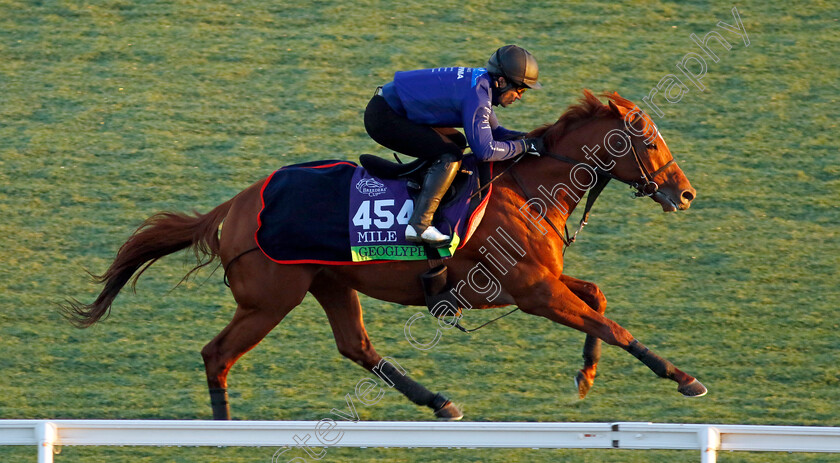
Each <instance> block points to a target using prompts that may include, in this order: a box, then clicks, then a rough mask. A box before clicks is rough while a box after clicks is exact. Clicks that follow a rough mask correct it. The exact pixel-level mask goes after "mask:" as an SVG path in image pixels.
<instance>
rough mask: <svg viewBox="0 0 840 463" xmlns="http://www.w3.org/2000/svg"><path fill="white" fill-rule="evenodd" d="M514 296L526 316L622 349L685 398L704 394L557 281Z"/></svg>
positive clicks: (689, 378)
mask: <svg viewBox="0 0 840 463" xmlns="http://www.w3.org/2000/svg"><path fill="white" fill-rule="evenodd" d="M514 297H515V299H516V303H517V305H518V306H519V308H520V309H522V311H523V312H525V313H528V314H531V315H539V316H541V317H545V318H548V319H549V320H553V321H555V322H557V323H560V324H563V325H566V326H568V327H571V328H574V329H576V330H579V331H583V332H584V333H586V334H588V335H591V336H594V337H596V338H599V339H602V340H603V341H604V342H606V343H607V344H610V345H613V346H618V347H621V348H622V349H624V350H626V351H627V352H629V353H630V354H632V355H633V356H634V357H636V358H637V359H639V360H640V361H641V362H642V363H644V364H645V365H646V366H647V367H648V368H650V369H651V370H653V372H654V373H656V374H657V375H658V376H660V377H662V378H668V379H671V380H673V381H676V382H677V384H678V388H677V390H678V391H679V392H680V393H682V394H683V395H685V396H687V397H699V396H702V395H705V394H706V392H707V391H706V388H705V387H704V386H703V385H702V384H700V381H697V379H695V378H694V377H693V376H691V375H689V374H688V373H685V372H683V371H682V370H680V369H679V368H677V367H675V366H674V364H672V363H671V362H669V361H668V360H665V359H664V358H662V357H660V356H658V355H656V354H655V353H653V352H652V351H650V350H649V349H648V348H647V347H645V346H644V345H643V344H642V343H640V342H639V341H638V340H636V339H635V338H634V337H633V335H632V334H630V332H629V331H627V330H626V329H624V328H622V327H621V326H620V325H619V324H618V323H616V322H614V321H612V320H610V319H609V318H606V317H605V316H603V315H602V314H600V313H598V312H597V311H595V310H593V309H592V308H591V307H589V306H588V305H587V304H586V303H585V302H583V301H582V300H581V299H580V298H579V297H578V296H576V295H575V293H574V292H573V291H572V290H571V289H569V287H568V286H567V285H566V284H565V283H563V282H562V281H560V280H546V281H543V282H540V283H537V284H535V285H532V286H531V287H529V288H528V290H527V291H523V292H522V293H521V294H515V295H514Z"/></svg>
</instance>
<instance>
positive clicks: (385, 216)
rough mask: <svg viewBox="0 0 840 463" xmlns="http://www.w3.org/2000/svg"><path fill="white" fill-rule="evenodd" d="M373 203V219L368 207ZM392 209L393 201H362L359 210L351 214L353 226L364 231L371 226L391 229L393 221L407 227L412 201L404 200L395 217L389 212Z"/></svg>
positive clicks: (412, 208)
mask: <svg viewBox="0 0 840 463" xmlns="http://www.w3.org/2000/svg"><path fill="white" fill-rule="evenodd" d="M371 203H373V217H374V218H371V210H370V206H371ZM392 209H394V200H393V199H377V200H376V201H362V204H360V205H359V209H357V210H356V213H355V214H353V225H355V226H357V227H362V228H363V229H365V230H368V229H370V226H371V224H373V226H375V227H376V228H391V227H392V226H393V225H394V220H396V222H397V223H398V224H400V225H407V224H408V218H409V217H411V213H412V211H414V201H412V200H410V199H408V200H406V201H405V202H404V203H403V205H402V207H401V208H400V211H399V212H398V213H397V216H396V217H394V213H393V212H391V210H392Z"/></svg>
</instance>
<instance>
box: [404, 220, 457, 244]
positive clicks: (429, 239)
mask: <svg viewBox="0 0 840 463" xmlns="http://www.w3.org/2000/svg"><path fill="white" fill-rule="evenodd" d="M405 239H406V240H407V241H410V242H412V243H428V244H433V245H434V244H443V243H446V242H447V241H450V240H451V239H452V237H450V236H449V235H444V234H443V233H441V232H440V231H438V229H437V228H435V227H434V226H428V227H426V229H425V230H423V233H421V234H420V235H419V236H418V235H417V229H416V228H414V225H411V224H409V225H408V226H407V227H405Z"/></svg>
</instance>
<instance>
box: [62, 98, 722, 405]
mask: <svg viewBox="0 0 840 463" xmlns="http://www.w3.org/2000/svg"><path fill="white" fill-rule="evenodd" d="M605 96H606V97H607V98H609V102H608V104H607V105H605V104H603V103H602V102H601V101H599V100H598V98H596V97H595V96H593V95H592V94H591V93H590V92H588V91H584V98H583V99H582V100H581V103H580V104H577V105H574V106H571V107H570V108H569V109H568V110H567V111H566V112H565V113H564V114H563V115H562V116H561V117H560V118H559V119H558V120H557V122H555V123H554V124H550V125H546V126H544V127H541V128H538V129H536V130H534V131H532V132H531V133H530V134H528V136H529V137H534V136H542V137H543V140H544V142H545V147H546V150H545V151H546V153H544V155H542V156H532V155H528V156H524V157H520V158H517V159H515V160H510V161H505V162H499V163H497V166H496V172H501V171H504V172H505V173H504V174H503V175H501V176H499V177H498V178H496V179H495V181H494V183H493V194H492V198H491V201H490V203H489V204H488V206H487V208H486V211H485V213H484V218H483V220H482V222H481V223H480V225H479V226H478V228H477V229H476V230H475V232H474V234H473V236H472V238H471V239H470V241H469V242H468V243H467V244H466V245H465V246H464V247H463V248H462V249H460V250H458V251H457V253H456V254H455V255H454V257H452V258H449V259H447V261H446V264H447V266H448V273H449V281H450V282H460V283H459V284H458V286H457V288H456V289H457V291H458V299H459V300H460V301H461V302H462V304H463V305H462V307H465V308H470V309H485V308H490V307H503V306H509V305H516V306H518V307H519V308H520V309H521V310H522V311H523V312H525V313H527V314H531V315H537V316H540V317H545V318H547V319H549V320H551V321H554V322H557V323H560V324H563V325H566V326H569V327H571V328H574V329H576V330H579V331H582V332H584V333H586V340H585V342H584V348H583V357H584V365H583V368H582V369H581V370H580V371H578V373H577V375H576V377H575V382H576V384H577V387H578V392H579V395H580V397H581V398H583V397H584V396H585V395H586V393H587V391H588V390H589V389H590V387H591V386H592V384H593V381H594V379H595V371H596V367H597V364H598V360H599V357H600V352H601V341H602V340H603V341H605V342H606V343H607V344H610V345H613V346H618V347H620V348H622V349H624V350H626V351H628V352H629V353H630V354H632V355H633V356H635V357H636V358H638V359H639V360H640V361H642V362H643V363H644V364H645V365H647V366H648V367H649V368H650V369H651V370H653V371H654V372H655V373H656V374H657V375H659V376H660V377H663V378H668V379H671V380H673V381H675V382H676V383H677V385H678V391H679V392H680V393H682V394H683V395H685V396H689V397H696V396H701V395H704V394H705V393H706V388H705V387H704V386H703V385H702V384H700V382H699V381H697V380H696V379H695V378H693V377H692V376H690V375H688V374H687V373H684V372H683V371H681V370H679V369H677V368H676V367H675V366H674V365H673V364H671V363H670V362H669V361H667V360H665V359H664V358H662V357H660V356H658V355H656V354H655V353H653V352H652V351H650V350H649V349H647V348H646V347H644V346H643V345H642V344H641V343H640V342H639V341H638V340H636V339H635V338H634V337H633V335H632V334H630V332H628V331H627V330H626V329H624V328H622V327H621V326H619V325H618V324H617V323H615V322H614V321H612V320H610V319H609V318H606V317H605V316H604V311H605V309H606V299H605V297H604V295H603V293H602V292H601V290H600V289H599V288H598V286H596V285H595V284H594V283H589V282H586V281H582V280H578V279H576V278H572V277H570V276H567V275H564V274H563V249H564V240H565V237H563V236H562V232H561V231H560V230H561V229H562V228H563V226H564V225H565V222H566V220H567V219H568V217H569V214H571V212H572V211H573V210H574V208H575V206H576V205H577V203H578V201H579V199H580V198H582V196H583V194H584V193H585V191H586V189H587V188H590V187H591V186H592V184H593V183H594V179H593V177H596V175H594V174H593V173H594V172H596V171H597V172H598V173H599V176H600V175H606V176H608V177H610V178H612V179H616V180H619V181H622V182H624V183H627V184H630V185H631V186H633V187H635V188H636V189H637V190H638V192H637V196H649V197H650V198H652V199H653V200H654V201H656V202H657V203H659V204H660V205H661V206H662V209H663V210H664V211H675V210H677V209H680V210H683V209H687V208H688V207H689V205H690V203H691V201H692V200H693V199H694V196H695V190H694V189H693V188H692V187H691V184H690V183H689V182H688V179H686V177H685V175H684V174H683V172H682V170H681V169H680V168H679V167H678V166H677V164H676V163H675V162H674V160H673V157H672V155H671V152H670V151H669V149H668V147H667V145H666V144H665V142H664V140H663V139H662V137H661V135H660V134H659V133H658V131H656V127H655V125H654V124H653V123H652V122H651V121H650V119H649V118H648V116H647V115H645V114H644V113H643V112H641V111H640V110H639V109H638V107H636V106H635V105H634V104H633V103H632V102H630V101H628V100H626V99H624V98H622V97H620V96H619V95H618V94H617V93H613V94H611V95H605ZM630 153H632V155H631V154H630ZM584 171H586V173H588V174H589V175H581V172H584ZM651 172H652V173H651ZM585 177H590V178H589V179H586V181H585ZM263 182H264V180H260V181H259V182H257V183H255V184H253V185H251V186H250V187H249V188H247V189H245V190H244V191H242V192H240V193H239V194H238V195H236V196H235V197H234V198H232V199H231V200H229V201H227V202H225V203H224V204H221V205H220V206H218V207H216V208H215V209H213V210H212V211H210V212H209V213H207V214H196V215H195V216H193V215H187V214H181V213H172V212H162V213H159V214H156V215H154V216H152V217H151V218H149V219H148V220H147V221H146V222H145V223H144V224H143V225H142V226H141V227H140V228H139V229H138V230H137V231H136V232H135V233H134V234H133V235H132V236H131V237H130V238H129V239H128V241H127V242H126V243H125V244H124V245H123V246H122V247H121V248H120V250H119V252H118V253H117V256H116V258H115V260H114V262H113V263H112V264H111V266H110V268H109V269H108V271H107V272H105V274H104V275H102V276H101V277H99V281H100V283H104V285H105V286H104V289H103V290H102V292H101V293H100V294H99V296H98V297H97V299H96V300H95V301H94V302H93V303H92V304H89V305H82V304H79V303H77V302H71V303H70V304H69V306H67V307H65V313H66V315H67V316H68V317H69V318H70V320H71V321H72V322H73V323H74V324H75V325H77V326H79V327H87V326H90V325H92V324H93V323H95V322H96V321H98V320H99V319H100V318H102V317H103V316H104V315H106V314H107V313H108V312H109V311H110V307H111V304H112V303H113V301H114V298H116V296H117V294H118V293H119V291H120V290H121V289H122V288H123V286H125V285H126V283H128V282H129V280H131V278H132V276H134V275H135V274H137V276H134V282H136V279H137V277H139V275H140V274H141V273H142V271H143V270H145V268H146V267H148V265H151V264H152V263H154V262H155V261H156V260H157V259H159V258H161V257H163V256H165V255H168V254H171V253H173V252H176V251H179V250H182V249H185V248H189V247H191V248H193V250H194V251H195V253H196V256H197V257H198V258H199V265H197V266H196V267H195V268H193V270H192V271H195V270H196V269H198V268H200V267H202V266H204V265H207V264H209V263H210V262H211V261H213V260H214V259H215V258H216V257H219V258H220V259H221V262H222V264H223V265H224V267H225V270H226V273H227V276H228V277H229V282H230V289H231V292H232V293H233V297H234V299H235V300H236V303H237V308H236V312H235V313H234V315H233V319H232V320H231V322H230V323H229V324H228V325H227V326H226V327H225V328H224V329H223V330H222V331H221V332H220V333H219V334H218V335H217V336H216V337H215V338H213V340H212V341H210V342H209V343H208V344H207V345H206V346H205V347H204V348H203V349H202V351H201V355H202V357H203V358H204V365H205V368H206V372H207V382H208V386H209V388H210V397H211V405H212V409H213V418H214V419H230V406H229V404H228V396H227V375H228V371H229V370H230V368H231V367H232V366H233V364H234V363H235V362H236V361H237V359H239V357H241V356H242V355H244V354H245V353H246V352H248V351H249V350H250V349H252V348H254V347H255V346H256V345H257V344H258V343H259V342H260V341H261V340H262V339H263V338H264V337H265V336H266V335H267V334H268V333H269V332H270V331H271V330H272V329H273V328H274V327H275V326H276V325H277V324H278V323H280V321H281V320H283V317H285V316H286V314H288V313H289V312H290V311H291V310H292V309H294V308H295V307H296V306H297V305H298V304H300V303H301V301H302V299H303V298H304V296H305V295H306V293H307V292H309V293H312V295H313V296H314V297H315V299H316V300H317V301H318V302H319V303H320V304H321V306H322V307H323V308H324V311H325V312H326V314H327V318H328V319H329V322H330V325H331V327H332V330H333V334H334V336H335V341H336V344H337V345H338V350H339V352H340V353H341V354H342V355H344V356H345V357H347V358H349V359H350V360H352V361H354V362H356V363H358V364H359V365H361V366H362V367H364V368H365V369H366V370H368V371H371V372H373V373H374V374H376V375H378V376H379V377H380V378H382V379H383V380H385V381H386V382H388V383H389V385H392V386H393V387H395V388H396V389H397V390H399V391H400V392H402V393H403V394H404V395H405V396H407V397H408V398H409V399H410V400H412V401H413V402H415V403H416V404H418V405H425V406H428V407H430V408H431V409H432V410H434V412H435V415H436V416H438V417H439V418H443V419H459V418H460V417H461V416H462V415H461V412H460V411H459V410H458V409H457V408H456V407H455V406H454V405H453V404H452V403H451V402H450V401H448V400H447V399H446V398H445V397H444V396H442V395H441V394H433V393H431V392H430V391H429V390H428V389H426V388H425V387H424V386H422V385H420V384H418V383H417V382H415V381H414V380H412V379H411V378H410V377H409V376H408V375H407V374H405V371H404V370H401V369H398V368H396V367H395V366H394V364H392V363H391V362H386V361H383V359H382V357H380V355H379V354H378V353H377V352H376V351H375V350H374V348H373V345H372V344H371V341H370V338H368V334H367V332H366V331H365V326H364V322H363V320H362V307H361V305H360V303H359V297H358V293H357V292H361V293H364V294H366V295H368V296H370V297H373V298H376V299H380V300H383V301H390V302H394V303H397V304H404V305H425V302H424V301H425V299H424V293H423V290H422V287H421V285H420V283H419V279H418V276H419V275H420V274H421V273H423V272H424V271H426V270H427V269H428V263H427V262H425V261H413V262H405V261H400V262H382V263H376V264H370V265H322V264H289V265H285V264H277V263H275V262H273V261H271V260H269V259H268V258H267V257H266V256H265V255H263V254H262V253H261V252H249V251H250V250H253V249H254V247H255V242H254V233H255V231H256V229H257V214H258V212H259V211H260V209H261V206H262V204H261V197H260V188H261V186H262V184H263ZM291 200H294V198H292V199H291ZM337 207H338V206H337ZM295 220H297V219H296V218H293V217H290V218H289V221H290V222H293V221H295ZM222 222H224V227H222V228H221V232H219V228H220V226H221V224H222ZM546 225H548V226H550V228H549V227H546ZM500 228H501V229H502V230H504V232H505V235H506V237H507V238H508V240H509V241H510V240H513V241H514V242H515V243H512V244H514V249H516V250H517V251H516V252H517V256H518V261H516V262H515V265H512V266H510V268H507V269H504V268H502V267H501V266H500V265H499V264H500V259H499V256H496V257H493V256H492V255H491V254H490V253H488V252H487V249H486V248H485V247H484V246H483V243H485V241H486V240H488V239H490V240H491V242H492V240H493V239H494V237H493V236H492V235H493V234H494V233H498V230H499V229H500ZM496 239H497V242H498V240H499V239H500V238H498V237H497V238H496ZM508 257H509V256H508ZM508 260H509V259H508ZM476 268H482V269H495V270H494V272H493V273H494V274H495V276H496V277H502V278H499V280H498V281H500V282H501V287H500V288H497V289H496V290H494V291H493V292H492V294H489V295H488V291H487V290H486V288H485V287H482V286H480V285H477V284H473V283H475V281H476V280H475V275H474V274H473V273H471V271H473V270H474V269H476ZM467 281H469V282H470V283H471V284H464V282H467ZM476 286H478V287H476ZM452 291H455V289H453V290H452Z"/></svg>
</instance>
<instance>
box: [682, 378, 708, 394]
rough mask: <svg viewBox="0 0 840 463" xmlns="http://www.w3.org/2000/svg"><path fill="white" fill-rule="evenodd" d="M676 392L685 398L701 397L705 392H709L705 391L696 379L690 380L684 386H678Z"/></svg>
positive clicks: (704, 387)
mask: <svg viewBox="0 0 840 463" xmlns="http://www.w3.org/2000/svg"><path fill="white" fill-rule="evenodd" d="M677 390H678V391H680V394H682V395H684V396H686V397H703V396H704V395H706V393H707V392H709V390H708V389H706V386H704V385H703V384H702V383H700V381H697V380H696V379H692V380H691V382H689V383H688V384H686V385H685V386H680V387H679V389H677Z"/></svg>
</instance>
